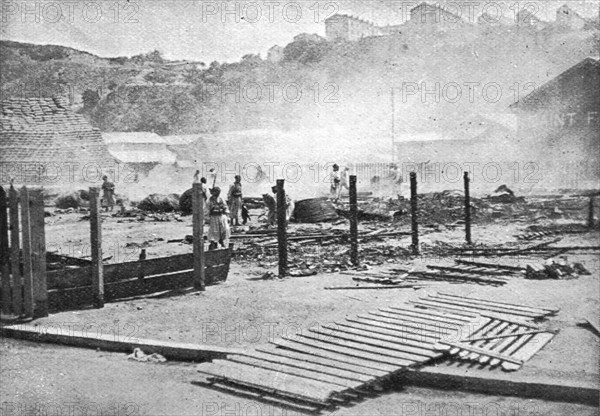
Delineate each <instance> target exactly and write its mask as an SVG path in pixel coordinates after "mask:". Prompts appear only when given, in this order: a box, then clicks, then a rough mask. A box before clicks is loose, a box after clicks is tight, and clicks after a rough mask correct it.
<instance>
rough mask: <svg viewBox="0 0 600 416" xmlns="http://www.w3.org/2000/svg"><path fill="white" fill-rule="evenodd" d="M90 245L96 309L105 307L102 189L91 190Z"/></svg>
mask: <svg viewBox="0 0 600 416" xmlns="http://www.w3.org/2000/svg"><path fill="white" fill-rule="evenodd" d="M89 195H90V243H91V245H92V287H93V289H94V304H95V306H96V308H102V307H104V270H103V265H102V218H101V216H100V189H98V188H90V193H89Z"/></svg>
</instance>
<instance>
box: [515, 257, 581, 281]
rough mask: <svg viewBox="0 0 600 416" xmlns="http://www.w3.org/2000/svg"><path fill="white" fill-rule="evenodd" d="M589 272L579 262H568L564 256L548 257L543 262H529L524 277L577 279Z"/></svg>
mask: <svg viewBox="0 0 600 416" xmlns="http://www.w3.org/2000/svg"><path fill="white" fill-rule="evenodd" d="M589 274H590V272H589V271H588V270H587V269H586V268H585V267H584V266H583V265H582V264H581V263H569V262H568V261H567V259H566V258H564V257H560V258H558V259H548V260H546V262H545V263H531V264H528V265H527V270H526V272H525V278H526V279H535V280H544V279H561V280H570V279H577V278H579V276H582V275H589Z"/></svg>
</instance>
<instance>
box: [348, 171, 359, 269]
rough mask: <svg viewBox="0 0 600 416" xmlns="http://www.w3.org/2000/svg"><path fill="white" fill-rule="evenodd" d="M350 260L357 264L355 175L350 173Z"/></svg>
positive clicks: (354, 264)
mask: <svg viewBox="0 0 600 416" xmlns="http://www.w3.org/2000/svg"><path fill="white" fill-rule="evenodd" d="M350 261H351V262H352V265H353V266H358V263H359V262H358V205H357V201H356V175H350Z"/></svg>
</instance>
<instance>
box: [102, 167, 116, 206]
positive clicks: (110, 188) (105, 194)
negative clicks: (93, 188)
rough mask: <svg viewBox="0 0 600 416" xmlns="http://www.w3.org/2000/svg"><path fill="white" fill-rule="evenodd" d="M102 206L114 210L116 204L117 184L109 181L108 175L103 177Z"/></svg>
mask: <svg viewBox="0 0 600 416" xmlns="http://www.w3.org/2000/svg"><path fill="white" fill-rule="evenodd" d="M102 181H103V183H102V208H105V209H106V211H108V210H110V211H112V210H113V208H114V206H115V184H114V183H112V182H109V181H108V177H107V176H106V175H104V176H103V177H102Z"/></svg>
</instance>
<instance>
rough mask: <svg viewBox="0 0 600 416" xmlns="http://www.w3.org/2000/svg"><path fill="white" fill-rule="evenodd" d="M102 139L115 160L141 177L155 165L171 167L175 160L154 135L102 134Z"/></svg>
mask: <svg viewBox="0 0 600 416" xmlns="http://www.w3.org/2000/svg"><path fill="white" fill-rule="evenodd" d="M102 138H103V139H104V141H105V143H106V145H107V146H108V151H109V152H110V154H111V155H112V156H113V157H114V158H115V159H117V160H118V161H120V162H121V163H126V164H128V165H130V166H132V167H133V168H134V169H135V170H136V172H138V173H139V174H142V175H144V174H147V173H148V172H150V170H152V169H153V168H154V167H155V166H157V165H172V164H174V163H175V161H176V159H177V157H176V155H175V154H174V153H173V152H171V151H170V150H169V149H168V148H167V143H166V142H165V140H164V139H163V138H162V137H160V136H159V135H158V134H156V133H151V132H118V133H102Z"/></svg>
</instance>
